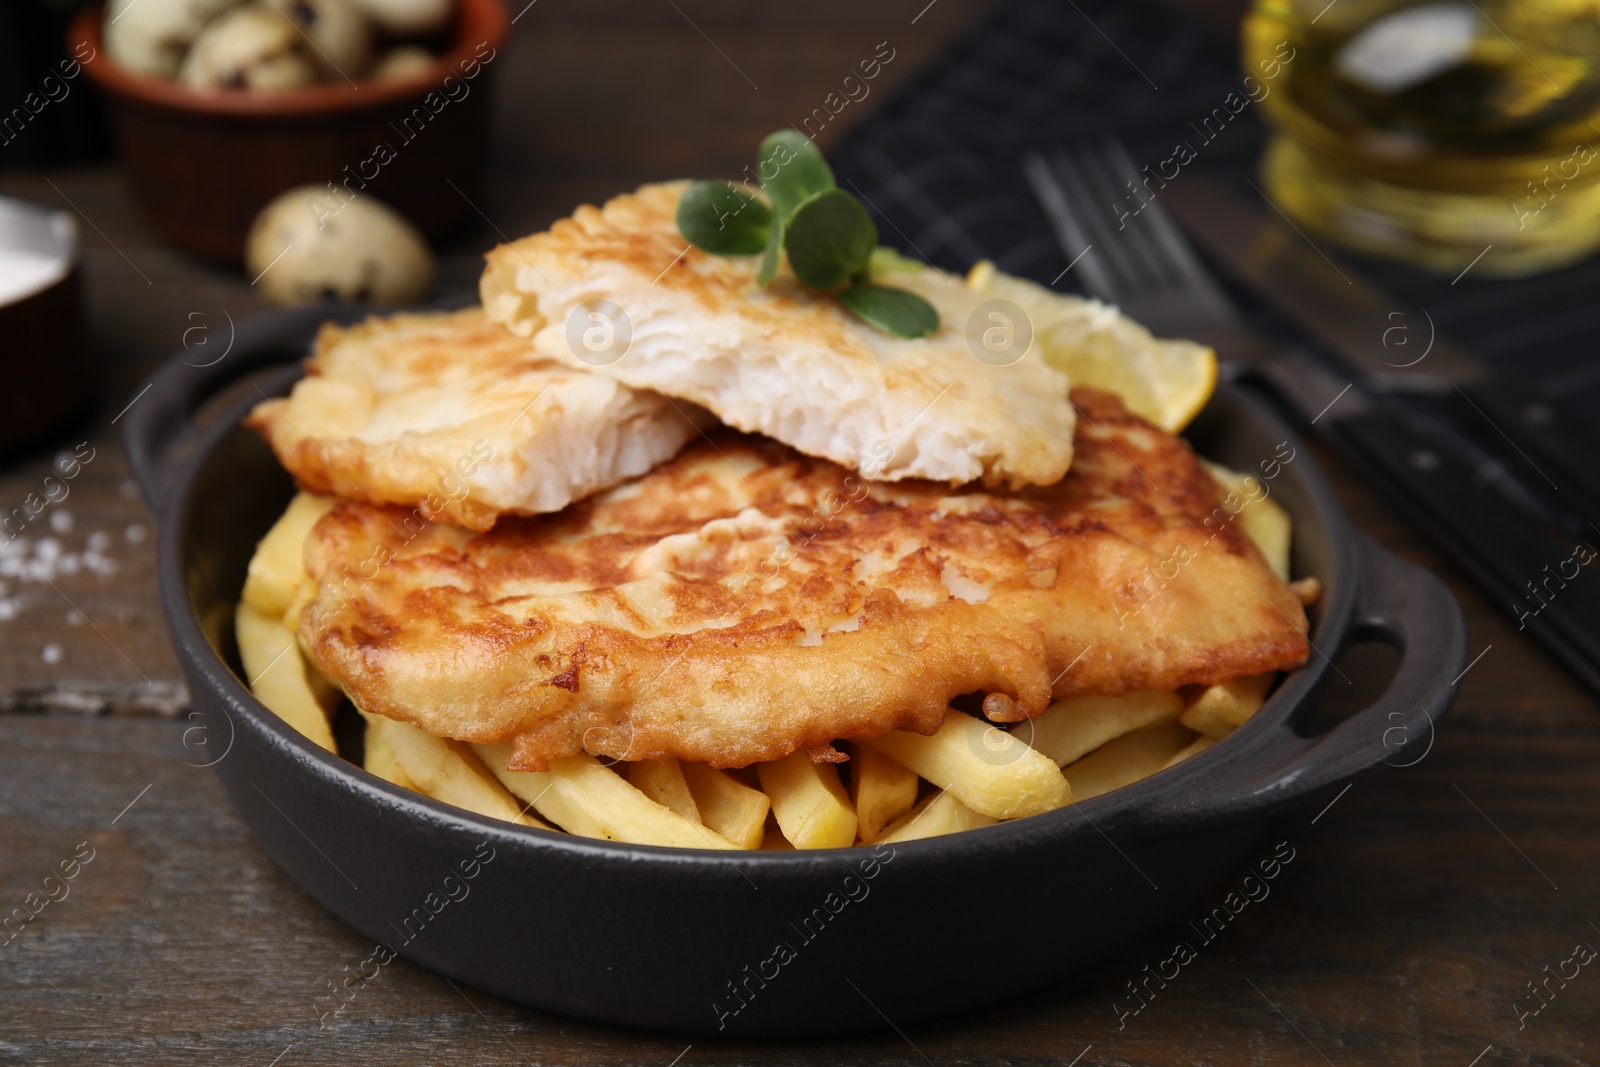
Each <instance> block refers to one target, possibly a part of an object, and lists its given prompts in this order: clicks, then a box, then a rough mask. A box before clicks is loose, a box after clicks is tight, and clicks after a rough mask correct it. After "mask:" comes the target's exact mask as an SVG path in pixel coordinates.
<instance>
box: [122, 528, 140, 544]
mask: <svg viewBox="0 0 1600 1067" xmlns="http://www.w3.org/2000/svg"><path fill="white" fill-rule="evenodd" d="M123 535H124V536H125V537H127V539H128V544H130V545H142V544H144V538H145V528H144V523H141V522H133V523H129V524H128V528H127V530H125V531H124V533H123Z"/></svg>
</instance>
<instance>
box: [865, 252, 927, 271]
mask: <svg viewBox="0 0 1600 1067" xmlns="http://www.w3.org/2000/svg"><path fill="white" fill-rule="evenodd" d="M921 269H922V260H920V259H908V258H907V257H905V256H902V255H901V254H900V253H899V252H897V251H895V250H894V249H892V248H890V247H889V246H888V245H879V246H878V247H877V248H874V249H873V250H872V258H871V259H869V260H867V273H868V274H869V275H871V276H873V277H877V276H878V275H880V274H889V273H891V272H894V271H898V272H900V273H902V274H915V273H917V272H918V271H920V270H921Z"/></svg>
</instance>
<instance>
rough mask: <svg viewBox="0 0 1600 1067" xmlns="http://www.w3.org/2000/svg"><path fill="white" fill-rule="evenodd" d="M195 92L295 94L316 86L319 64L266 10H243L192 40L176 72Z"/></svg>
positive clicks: (300, 38)
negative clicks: (286, 91) (284, 91)
mask: <svg viewBox="0 0 1600 1067" xmlns="http://www.w3.org/2000/svg"><path fill="white" fill-rule="evenodd" d="M178 80H179V81H181V82H183V83H184V84H186V85H191V86H193V87H194V88H196V89H294V88H298V87H300V86H303V85H312V84H314V83H315V82H316V80H317V63H316V59H315V54H314V53H313V52H312V50H311V45H310V43H309V42H308V41H307V40H306V38H305V36H304V35H303V34H302V33H301V32H300V30H299V29H298V28H297V27H296V26H295V25H294V23H292V22H290V21H289V20H288V19H287V18H285V17H284V16H283V15H281V14H279V13H278V12H277V11H274V10H273V9H272V8H270V7H266V6H261V7H241V8H236V9H234V10H232V11H229V12H227V13H225V14H223V15H221V16H219V17H218V18H217V19H216V21H214V22H212V23H211V24H210V25H208V26H207V27H206V28H205V29H204V30H202V31H201V32H200V36H198V37H196V38H195V40H194V44H193V45H192V46H191V47H190V48H189V54H188V55H187V56H185V57H184V60H183V65H182V66H181V67H179V68H178Z"/></svg>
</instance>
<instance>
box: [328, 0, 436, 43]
mask: <svg viewBox="0 0 1600 1067" xmlns="http://www.w3.org/2000/svg"><path fill="white" fill-rule="evenodd" d="M350 2H351V3H353V4H355V5H356V6H357V7H359V8H360V9H361V11H362V13H363V14H365V15H366V16H367V17H368V18H369V19H371V20H372V21H373V22H374V23H376V24H377V26H378V28H379V29H380V30H382V31H383V32H384V33H387V34H391V35H393V36H395V37H416V36H419V35H421V34H425V33H435V32H437V31H439V30H442V29H444V28H445V27H446V26H448V25H449V24H450V16H452V15H453V14H455V9H456V3H455V0H350Z"/></svg>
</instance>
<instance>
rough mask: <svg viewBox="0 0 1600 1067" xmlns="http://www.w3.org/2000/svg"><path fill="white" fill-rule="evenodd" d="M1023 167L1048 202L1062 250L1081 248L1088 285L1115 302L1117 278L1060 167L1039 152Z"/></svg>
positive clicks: (1081, 267)
mask: <svg viewBox="0 0 1600 1067" xmlns="http://www.w3.org/2000/svg"><path fill="white" fill-rule="evenodd" d="M1022 170H1023V173H1024V174H1025V175H1026V177H1027V179H1028V183H1029V184H1030V185H1032V186H1033V193H1034V196H1036V197H1038V199H1039V203H1040V204H1042V205H1044V208H1045V214H1046V215H1048V216H1049V218H1050V222H1051V224H1052V226H1053V227H1054V228H1055V231H1056V240H1057V242H1058V243H1059V244H1060V245H1061V247H1062V250H1063V251H1065V252H1066V253H1067V254H1068V255H1069V256H1070V255H1073V254H1074V252H1073V250H1074V249H1076V250H1077V252H1076V256H1077V258H1076V262H1077V263H1078V267H1079V273H1080V276H1081V277H1082V278H1083V282H1084V287H1085V288H1087V289H1088V290H1089V292H1090V293H1092V294H1093V295H1095V296H1098V297H1099V298H1101V299H1102V300H1110V301H1113V302H1114V301H1115V300H1116V299H1117V293H1118V288H1117V284H1116V281H1115V280H1114V279H1113V278H1112V276H1111V273H1110V271H1109V269H1108V265H1107V263H1106V262H1105V259H1104V257H1103V256H1101V255H1099V254H1098V252H1097V250H1095V249H1094V243H1095V238H1094V237H1093V236H1092V235H1090V234H1088V233H1086V232H1085V229H1084V225H1083V221H1084V220H1083V219H1082V213H1081V212H1078V211H1075V210H1074V209H1073V206H1072V203H1071V201H1072V199H1073V197H1074V195H1075V194H1074V193H1072V192H1069V191H1068V189H1067V188H1066V186H1065V185H1063V184H1062V180H1061V178H1060V176H1059V175H1058V174H1057V172H1056V170H1055V169H1054V168H1053V167H1052V166H1051V165H1050V164H1049V163H1047V162H1045V158H1044V156H1042V155H1040V154H1039V153H1037V152H1033V153H1030V154H1029V155H1028V156H1027V157H1026V158H1025V159H1023V161H1022Z"/></svg>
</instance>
